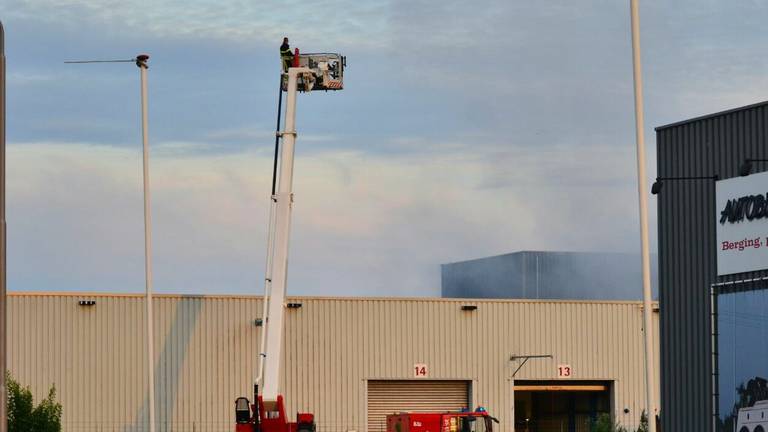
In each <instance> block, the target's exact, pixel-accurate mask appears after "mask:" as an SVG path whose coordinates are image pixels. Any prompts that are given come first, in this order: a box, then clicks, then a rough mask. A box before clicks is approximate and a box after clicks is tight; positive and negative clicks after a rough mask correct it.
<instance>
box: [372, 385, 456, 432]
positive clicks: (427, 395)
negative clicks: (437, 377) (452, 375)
mask: <svg viewBox="0 0 768 432" xmlns="http://www.w3.org/2000/svg"><path fill="white" fill-rule="evenodd" d="M468 399H469V382H468V381H421V380H419V381H368V432H383V431H385V430H386V425H387V415H388V414H393V413H398V412H401V411H420V412H444V411H458V410H460V409H462V408H466V407H468V406H469V403H468Z"/></svg>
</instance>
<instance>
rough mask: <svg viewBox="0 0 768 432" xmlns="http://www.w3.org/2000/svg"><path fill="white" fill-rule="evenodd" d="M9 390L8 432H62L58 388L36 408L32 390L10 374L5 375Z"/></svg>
mask: <svg viewBox="0 0 768 432" xmlns="http://www.w3.org/2000/svg"><path fill="white" fill-rule="evenodd" d="M5 381H6V384H7V388H8V432H30V431H33V432H60V431H61V413H62V406H61V404H60V403H58V402H56V387H51V389H50V390H48V397H46V398H45V399H43V400H41V401H40V404H39V405H37V406H35V403H34V400H33V398H32V390H30V388H29V387H22V386H21V384H19V383H18V382H17V381H15V380H14V379H13V378H12V377H11V374H10V373H6V374H5Z"/></svg>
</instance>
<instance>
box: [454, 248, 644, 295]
mask: <svg viewBox="0 0 768 432" xmlns="http://www.w3.org/2000/svg"><path fill="white" fill-rule="evenodd" d="M652 260H653V265H652V266H651V276H652V277H653V284H652V285H653V291H654V295H655V293H656V292H657V286H656V285H657V284H656V280H657V277H656V276H657V268H656V264H655V256H654V257H652ZM440 268H441V289H442V296H443V297H448V298H505V299H561V300H566V299H567V300H641V299H642V292H643V289H642V275H641V266H640V255H639V254H631V253H598V252H536V251H523V252H515V253H511V254H506V255H497V256H491V257H485V258H479V259H474V260H469V261H462V262H456V263H450V264H443V265H441V266H440Z"/></svg>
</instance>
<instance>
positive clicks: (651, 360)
mask: <svg viewBox="0 0 768 432" xmlns="http://www.w3.org/2000/svg"><path fill="white" fill-rule="evenodd" d="M637 2H638V0H629V8H630V15H631V22H632V65H633V76H634V90H635V139H636V141H637V196H638V200H639V207H640V250H641V265H642V271H643V333H644V336H645V345H644V347H645V411H646V413H647V415H648V431H649V432H656V397H655V396H656V394H655V386H654V380H655V376H656V374H655V371H654V366H655V357H654V355H653V311H652V310H651V302H652V300H653V299H652V293H651V251H650V245H649V243H650V240H649V235H648V194H647V187H646V185H645V179H646V174H645V132H644V128H645V121H644V119H643V74H642V65H641V63H640V17H639V13H638V5H637Z"/></svg>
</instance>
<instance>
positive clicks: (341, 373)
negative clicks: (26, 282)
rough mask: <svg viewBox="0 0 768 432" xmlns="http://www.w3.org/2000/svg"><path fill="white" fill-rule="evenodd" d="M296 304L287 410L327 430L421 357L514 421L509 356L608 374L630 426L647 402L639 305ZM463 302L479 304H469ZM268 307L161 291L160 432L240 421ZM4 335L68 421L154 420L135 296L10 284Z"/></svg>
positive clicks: (221, 427) (588, 374)
mask: <svg viewBox="0 0 768 432" xmlns="http://www.w3.org/2000/svg"><path fill="white" fill-rule="evenodd" d="M80 300H95V301H96V305H94V306H80V305H79V304H78V302H79V301H80ZM289 301H291V302H297V303H301V304H302V307H301V308H298V309H289V310H288V311H287V313H286V331H285V337H286V340H285V346H284V347H285V353H284V356H283V362H284V363H283V365H284V368H283V371H284V374H283V378H282V392H283V393H284V394H285V396H286V399H287V401H286V402H287V403H288V407H287V409H288V412H289V413H295V412H296V411H305V410H306V411H309V412H314V413H315V415H316V419H317V422H318V426H319V430H320V431H321V432H326V431H328V432H330V431H345V430H357V431H365V428H366V426H365V424H366V415H365V412H366V382H367V381H366V380H369V379H411V378H413V369H412V368H413V365H414V364H415V363H426V364H427V365H428V367H429V374H430V376H429V378H431V379H466V380H470V381H472V397H473V403H474V404H475V405H477V404H482V405H484V406H485V407H487V408H488V409H489V411H491V412H493V413H494V414H495V415H496V416H497V417H499V419H500V420H501V421H502V426H503V430H504V431H511V430H512V423H513V416H512V404H513V399H512V373H513V372H514V370H515V368H516V367H517V364H516V363H514V362H510V361H509V357H510V355H512V354H516V355H530V354H552V355H553V356H554V359H552V360H549V359H544V360H531V361H529V362H528V363H527V364H526V365H525V366H524V367H523V368H522V369H521V370H520V372H519V373H518V374H517V377H516V378H517V379H525V380H532V379H533V380H550V379H557V365H558V364H563V363H567V364H570V365H571V366H572V367H573V378H572V379H573V380H605V381H613V382H614V383H615V385H614V412H615V416H616V419H617V420H618V421H620V422H621V423H623V424H625V425H630V426H631V425H634V424H635V423H636V422H637V420H638V418H639V415H640V412H641V411H642V409H643V401H644V393H643V392H644V387H643V351H642V349H643V345H642V343H643V339H642V333H641V332H642V313H641V312H642V310H641V304H640V303H638V302H578V301H514V300H478V301H472V300H447V299H373V298H291V299H290V300H289ZM464 304H472V305H476V306H477V310H475V311H471V312H470V311H462V310H461V306H462V305H464ZM261 310H262V309H261V299H260V298H257V297H242V296H240V297H238V296H176V295H160V296H157V297H156V301H155V310H154V313H155V317H154V319H155V320H156V321H155V332H156V334H155V343H156V346H155V354H156V358H157V360H156V365H157V370H156V373H155V374H156V375H155V376H156V392H157V393H156V409H157V411H156V412H157V419H158V421H159V422H161V424H160V428H159V430H173V431H231V430H232V429H233V422H234V414H233V406H234V404H233V402H234V400H235V398H236V397H238V396H247V397H249V398H251V393H252V390H251V389H252V382H253V374H254V371H255V369H256V365H257V359H258V356H257V351H258V347H259V338H260V329H261V328H260V327H257V326H255V325H254V320H255V319H256V318H259V317H260V314H261ZM654 330H655V332H656V334H658V322H657V327H656V328H655V329H654ZM9 332H10V336H9V337H10V339H9V341H8V342H9V344H8V346H9V365H10V370H11V372H12V374H13V375H14V377H15V378H17V379H18V380H19V381H20V382H22V383H23V384H28V385H30V386H31V387H32V390H33V391H34V393H35V395H36V397H40V396H42V395H44V394H45V392H47V389H48V387H49V386H50V385H52V384H54V385H55V386H56V388H57V392H58V396H59V400H60V401H61V402H62V403H63V405H64V430H65V431H86V430H87V431H143V430H145V425H146V409H147V407H146V378H145V377H146V368H145V361H144V359H145V354H144V353H145V351H144V349H145V347H144V334H145V326H144V308H143V298H142V297H141V296H140V295H78V294H31V293H14V294H11V296H10V299H9ZM656 351H657V352H656V356H657V357H658V349H657V350H656ZM656 370H657V371H658V367H657V368H656ZM657 382H658V379H657ZM624 408H628V409H629V410H630V412H629V414H624V412H623V410H624Z"/></svg>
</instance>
